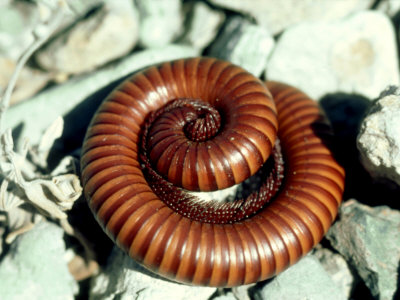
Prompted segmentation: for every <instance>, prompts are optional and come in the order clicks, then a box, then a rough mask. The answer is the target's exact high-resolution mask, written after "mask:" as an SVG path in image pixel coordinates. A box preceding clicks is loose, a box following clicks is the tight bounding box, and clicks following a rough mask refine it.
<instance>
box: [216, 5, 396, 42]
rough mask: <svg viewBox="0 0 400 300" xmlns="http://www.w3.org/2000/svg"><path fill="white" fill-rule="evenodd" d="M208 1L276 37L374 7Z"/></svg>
mask: <svg viewBox="0 0 400 300" xmlns="http://www.w3.org/2000/svg"><path fill="white" fill-rule="evenodd" d="M210 1H211V3H213V4H214V5H218V6H221V7H224V8H227V9H230V10H233V11H238V12H241V13H243V14H246V15H250V16H252V17H254V18H255V19H256V21H257V22H258V23H259V24H260V25H262V26H264V27H265V28H266V29H267V30H269V31H270V32H271V33H272V34H277V33H279V32H281V31H282V30H284V29H286V28H287V27H289V26H292V25H294V24H297V23H299V22H307V21H315V20H334V19H338V18H341V17H344V16H346V15H348V14H350V13H353V12H355V11H358V10H362V9H366V8H368V7H370V6H371V5H372V4H373V3H374V1H373V0H346V1H331V0H314V1H309V0H285V1H264V0H252V1H242V0H210ZM395 1H396V0H395Z"/></svg>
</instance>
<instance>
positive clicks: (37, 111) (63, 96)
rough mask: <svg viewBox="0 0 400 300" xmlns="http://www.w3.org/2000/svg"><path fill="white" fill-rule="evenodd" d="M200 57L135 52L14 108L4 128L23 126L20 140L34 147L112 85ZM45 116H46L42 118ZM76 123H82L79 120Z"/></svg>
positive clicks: (178, 51) (176, 49)
mask: <svg viewBox="0 0 400 300" xmlns="http://www.w3.org/2000/svg"><path fill="white" fill-rule="evenodd" d="M195 55H197V50H195V49H193V48H191V47H188V46H177V45H173V46H172V45H171V46H169V47H165V48H163V49H162V50H161V49H154V50H145V51H142V52H135V53H134V54H132V55H130V56H127V57H125V58H124V59H123V60H121V61H120V62H118V63H116V64H113V65H110V66H107V67H106V68H104V69H101V70H98V71H97V72H96V73H94V74H88V75H86V76H81V77H76V78H74V79H71V80H69V81H68V82H66V83H65V84H63V85H59V86H56V87H54V88H53V89H49V90H47V91H46V92H44V93H41V94H39V95H37V96H35V97H34V98H31V99H30V100H29V101H27V102H24V103H22V104H21V105H18V106H15V107H12V108H11V109H10V110H9V111H7V114H6V115H5V127H6V128H7V127H11V128H13V127H15V126H17V125H19V124H20V123H22V122H23V123H24V124H25V126H24V127H23V128H22V131H21V136H22V137H24V136H29V141H30V142H31V143H32V144H34V143H37V142H38V141H39V138H40V136H41V134H42V132H43V131H44V130H45V129H46V128H47V127H48V126H49V125H50V124H51V123H52V122H53V121H54V120H55V119H56V118H57V116H60V115H61V116H62V115H65V114H66V113H67V112H69V111H70V110H72V109H73V108H74V107H75V106H76V105H78V104H79V103H80V102H82V101H83V100H84V99H85V98H87V97H88V96H89V95H91V94H92V93H94V92H96V91H98V90H99V89H101V88H102V87H104V86H106V85H108V84H110V83H111V82H113V81H115V80H117V79H119V78H121V77H123V76H126V75H128V74H130V73H132V72H134V71H137V70H139V69H141V68H143V67H145V66H148V65H152V64H155V63H158V62H162V61H165V60H172V59H177V58H182V57H189V56H195ZM43 116H46V117H45V118H43ZM74 122H75V123H79V122H80V119H79V118H76V119H75V120H74Z"/></svg>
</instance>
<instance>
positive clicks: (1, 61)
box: [0, 56, 52, 104]
mask: <svg viewBox="0 0 400 300" xmlns="http://www.w3.org/2000/svg"><path fill="white" fill-rule="evenodd" d="M15 65H16V62H15V61H14V60H13V59H8V58H4V57H1V56H0V93H1V91H2V90H3V89H5V88H6V86H7V84H8V82H9V80H10V78H11V76H12V73H13V72H14V69H15ZM51 78H52V76H51V74H49V73H45V72H42V71H40V70H37V69H32V68H30V67H28V66H25V67H24V68H23V69H22V71H21V74H20V76H19V77H18V81H17V85H16V87H15V90H14V93H13V95H12V97H11V104H15V103H17V102H19V101H21V100H23V99H27V98H29V97H31V96H32V95H34V94H35V93H37V92H38V91H39V90H40V89H42V88H43V87H44V86H45V85H46V84H47V83H48V82H49V80H50V79H51Z"/></svg>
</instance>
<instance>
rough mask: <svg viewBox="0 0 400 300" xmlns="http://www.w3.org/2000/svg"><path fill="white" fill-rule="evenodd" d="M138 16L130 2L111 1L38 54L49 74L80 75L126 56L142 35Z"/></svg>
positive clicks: (40, 61) (122, 0)
mask: <svg viewBox="0 0 400 300" xmlns="http://www.w3.org/2000/svg"><path fill="white" fill-rule="evenodd" d="M138 26H139V24H138V14H137V11H136V9H135V7H134V4H133V2H132V1H131V0H120V1H108V2H107V3H106V4H105V5H104V6H102V7H100V8H98V9H97V10H95V11H94V12H93V13H92V14H91V15H90V16H89V17H88V18H85V19H83V20H81V21H80V22H78V23H77V24H75V25H74V26H73V27H72V28H71V29H70V30H68V31H67V32H63V33H62V34H60V35H58V36H57V37H56V38H55V39H53V40H52V41H51V42H50V43H49V44H47V45H46V46H45V47H44V48H43V49H42V50H41V51H39V52H38V53H37V55H36V60H37V62H38V63H39V65H40V66H41V67H43V68H44V69H46V70H49V71H57V72H60V73H66V74H79V73H83V72H88V71H91V70H93V69H95V68H97V67H99V66H101V65H104V64H105V63H107V62H110V61H112V60H114V59H116V58H119V57H121V56H124V55H125V54H127V53H128V52H130V51H131V50H132V49H133V47H134V46H135V44H136V41H137V39H138V36H139V29H138Z"/></svg>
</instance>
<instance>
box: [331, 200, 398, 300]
mask: <svg viewBox="0 0 400 300" xmlns="http://www.w3.org/2000/svg"><path fill="white" fill-rule="evenodd" d="M339 217H340V218H339V220H338V221H337V222H336V223H335V224H334V225H333V226H332V227H331V229H330V230H329V231H328V234H327V238H328V240H329V241H330V242H331V244H332V246H333V247H334V248H335V249H336V250H337V251H338V252H339V253H340V254H341V255H343V257H344V258H345V259H346V261H347V262H348V263H349V264H350V265H351V266H352V267H353V268H355V269H356V270H357V273H358V275H359V276H360V277H361V278H362V279H363V281H364V282H365V284H366V286H367V287H368V288H369V289H370V291H371V294H372V295H373V296H374V297H377V299H378V298H379V299H381V300H384V299H388V300H389V299H393V297H394V294H395V292H396V289H397V288H398V272H399V270H398V264H399V261H400V247H399V245H400V212H398V211H395V210H392V209H390V208H388V207H386V206H380V207H374V208H372V207H369V206H366V205H363V204H360V203H359V202H357V201H356V200H349V201H347V202H346V203H345V204H343V205H342V207H341V209H340V213H339Z"/></svg>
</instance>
